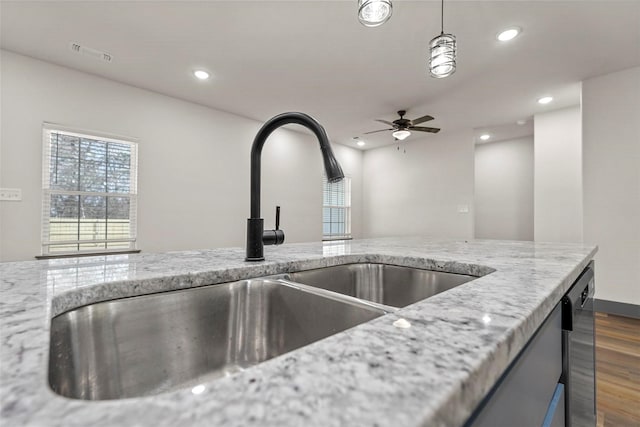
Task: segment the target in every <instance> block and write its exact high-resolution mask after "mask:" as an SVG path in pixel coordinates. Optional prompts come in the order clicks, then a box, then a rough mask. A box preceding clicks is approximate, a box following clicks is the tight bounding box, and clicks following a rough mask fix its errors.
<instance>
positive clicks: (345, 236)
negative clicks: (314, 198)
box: [322, 174, 353, 242]
mask: <svg viewBox="0 0 640 427" xmlns="http://www.w3.org/2000/svg"><path fill="white" fill-rule="evenodd" d="M341 182H343V185H344V186H345V187H346V188H344V190H343V192H344V201H345V203H344V205H340V204H338V205H330V204H325V197H324V196H325V193H326V191H327V189H326V186H327V185H335V184H332V183H329V182H328V180H327V176H326V174H323V175H322V241H325V242H328V241H334V240H351V239H353V236H352V234H351V208H352V206H351V182H352V179H351V176H350V175H345V176H344V179H343V180H342V181H341ZM325 208H330V209H344V221H343V222H342V221H341V222H338V223H344V230H345V232H344V233H342V234H332V233H329V234H325V233H324V225H325V221H324V210H325ZM329 224H332V222H329ZM330 228H331V227H330Z"/></svg>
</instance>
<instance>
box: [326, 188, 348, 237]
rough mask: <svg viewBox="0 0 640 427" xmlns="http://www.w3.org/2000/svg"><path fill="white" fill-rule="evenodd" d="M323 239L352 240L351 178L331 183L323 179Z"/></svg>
mask: <svg viewBox="0 0 640 427" xmlns="http://www.w3.org/2000/svg"><path fill="white" fill-rule="evenodd" d="M322 187H323V191H322V197H323V203H322V237H323V239H324V240H335V239H349V238H351V178H349V177H344V179H343V180H342V181H339V182H334V183H330V182H329V181H328V180H327V177H326V176H323V177H322Z"/></svg>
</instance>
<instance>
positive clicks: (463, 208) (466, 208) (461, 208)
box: [458, 205, 469, 213]
mask: <svg viewBox="0 0 640 427" xmlns="http://www.w3.org/2000/svg"><path fill="white" fill-rule="evenodd" d="M458 213H469V205H458Z"/></svg>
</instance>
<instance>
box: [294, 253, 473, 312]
mask: <svg viewBox="0 0 640 427" xmlns="http://www.w3.org/2000/svg"><path fill="white" fill-rule="evenodd" d="M289 278H290V279H291V280H292V281H294V282H299V283H304V284H306V285H310V286H315V287H319V288H322V289H327V290H329V291H333V292H338V293H340V294H344V295H350V296H352V297H356V298H361V299H364V300H368V301H373V302H376V303H381V304H385V305H388V306H391V307H405V306H407V305H409V304H413V303H414V302H418V301H420V300H423V299H425V298H429V297H431V296H433V295H436V294H439V293H440V292H444V291H446V290H449V289H451V288H454V287H456V286H459V285H461V284H463V283H466V282H469V281H471V280H473V279H475V278H476V277H473V276H466V275H463V274H454V273H443V272H439V271H430V270H420V269H417V268H410V267H400V266H396V265H389V264H371V263H360V264H346V265H338V266H335V267H326V268H319V269H316V270H307V271H299V272H295V273H290V274H289Z"/></svg>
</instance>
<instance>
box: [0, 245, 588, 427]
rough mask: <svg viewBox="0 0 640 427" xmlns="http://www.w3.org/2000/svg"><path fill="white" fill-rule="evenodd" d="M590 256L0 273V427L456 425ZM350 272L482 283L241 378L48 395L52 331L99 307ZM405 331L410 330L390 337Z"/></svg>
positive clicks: (442, 250)
mask: <svg viewBox="0 0 640 427" xmlns="http://www.w3.org/2000/svg"><path fill="white" fill-rule="evenodd" d="M596 251H597V248H596V247H595V246H593V245H587V244H567V243H533V242H512V241H490V240H453V239H430V238H419V237H411V238H408V237H403V238H381V239H363V240H352V241H347V242H325V243H324V244H323V243H303V244H289V245H283V246H281V247H277V248H272V247H269V248H265V256H266V258H267V261H264V262H260V263H255V264H250V263H245V262H244V261H243V255H244V251H243V250H242V249H241V248H223V249H211V250H202V251H180V252H167V253H157V254H151V253H150V254H144V253H143V254H137V255H118V256H102V257H90V258H70V259H59V260H46V261H26V262H10V263H0V290H2V295H3V298H2V299H3V301H2V302H0V321H1V324H2V332H1V335H0V338H1V341H2V346H1V347H0V357H1V360H2V367H1V368H0V392H1V394H0V398H1V403H2V406H1V412H0V421H7V422H9V424H10V425H34V426H40V425H65V426H74V425H87V424H91V425H96V426H109V425H120V424H126V425H140V426H147V425H154V426H165V425H166V426H171V425H180V424H189V425H243V426H245V425H256V426H257V425H260V426H263V425H291V426H296V425H322V426H325V425H326V426H329V425H363V426H364V425H371V426H374V425H378V426H385V425H406V426H414V425H415V426H418V425H428V426H461V425H463V424H464V422H465V420H466V419H467V418H468V416H469V415H470V414H471V413H472V412H473V410H474V408H475V407H476V406H477V405H478V404H479V402H480V401H481V400H482V398H483V397H484V395H486V393H487V392H488V391H489V390H490V389H491V387H492V386H493V384H495V382H496V381H497V380H498V379H499V377H500V376H501V374H502V373H503V372H504V370H505V369H506V368H507V367H508V365H509V363H510V362H511V361H512V360H513V359H514V358H515V357H516V356H517V354H518V352H519V351H520V350H521V349H522V348H523V347H524V345H525V344H526V343H527V341H528V340H529V339H530V337H531V336H532V335H533V334H534V333H535V331H536V330H537V328H538V327H539V326H540V324H541V323H542V322H543V321H544V319H545V318H546V316H548V314H549V313H550V312H551V311H552V309H553V308H554V307H555V305H556V304H557V303H558V302H559V300H560V299H561V297H562V295H564V293H566V291H567V290H568V289H569V287H570V286H571V284H572V283H573V281H575V279H576V278H577V277H578V275H579V274H580V272H581V271H582V270H583V269H584V267H585V266H586V265H587V264H588V262H589V261H590V260H591V259H592V258H593V256H594V255H595V253H596ZM354 262H382V263H390V264H397V265H404V266H409V267H417V268H424V269H430V270H438V271H448V272H455V273H462V274H471V275H474V276H480V277H479V278H478V279H476V280H473V281H471V282H468V283H467V284H464V285H462V286H459V287H457V288H454V289H452V290H450V291H447V292H444V293H442V294H438V295H436V296H434V297H432V298H429V299H427V300H423V301H421V302H418V303H416V304H413V305H410V306H408V307H406V308H403V309H401V310H399V311H397V312H395V313H390V314H387V315H385V316H382V317H379V318H377V319H374V320H372V321H370V322H367V323H364V324H361V325H359V326H357V327H355V328H352V329H349V330H347V331H344V332H341V333H339V334H336V335H333V336H331V337H329V338H326V339H324V340H321V341H318V342H316V343H313V344H311V345H309V346H306V347H303V348H301V349H298V350H295V351H293V352H290V353H287V354H284V355H281V356H279V357H276V358H274V359H271V360H269V361H267V362H264V363H262V364H259V365H257V366H254V367H252V368H249V369H247V370H245V371H242V372H239V373H238V374H235V375H231V376H229V377H225V378H221V379H218V380H212V381H205V382H204V383H203V385H205V391H204V392H203V393H201V394H198V395H195V394H193V393H192V392H191V390H190V389H186V390H179V391H174V392H168V393H163V394H159V395H156V396H150V397H141V398H131V399H123V400H111V401H98V402H91V401H79V400H72V399H67V398H63V397H60V396H58V395H56V394H54V393H53V392H52V391H51V390H50V389H49V387H48V385H47V374H46V372H47V363H48V343H49V325H50V319H51V318H52V317H53V316H55V315H57V314H60V313H63V312H65V311H68V310H71V309H73V308H76V307H80V306H83V305H86V304H91V303H95V302H100V301H106V300H111V299H117V298H122V297H129V296H135V295H143V294H150V293H156V292H163V291H168V290H177V289H186V288H192V287H197V286H203V285H210V284H216V283H225V282H229V281H235V280H242V279H247V278H255V277H261V276H268V275H274V274H281V273H286V272H291V271H300V270H306V269H313V268H319V267H326V266H331V265H339V264H347V263H354ZM399 318H404V319H406V320H408V321H409V322H410V323H411V325H412V327H411V328H409V329H406V330H400V329H398V328H395V327H394V326H393V325H392V323H393V321H395V320H397V319H399Z"/></svg>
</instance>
